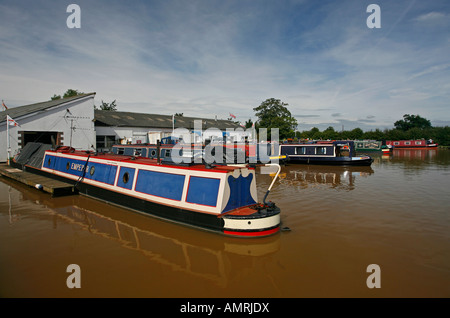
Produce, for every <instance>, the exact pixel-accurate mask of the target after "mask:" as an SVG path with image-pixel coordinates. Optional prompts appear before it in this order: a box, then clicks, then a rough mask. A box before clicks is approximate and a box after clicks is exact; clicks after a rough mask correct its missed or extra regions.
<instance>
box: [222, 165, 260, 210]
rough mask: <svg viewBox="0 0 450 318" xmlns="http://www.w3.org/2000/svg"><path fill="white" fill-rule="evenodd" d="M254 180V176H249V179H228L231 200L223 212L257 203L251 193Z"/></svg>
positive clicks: (231, 177) (230, 177)
mask: <svg viewBox="0 0 450 318" xmlns="http://www.w3.org/2000/svg"><path fill="white" fill-rule="evenodd" d="M252 180H253V174H249V175H248V176H247V177H243V176H242V175H240V176H239V177H238V178H237V179H236V178H234V177H233V176H229V177H228V184H229V186H230V199H229V200H228V203H227V206H226V207H225V209H224V210H223V212H226V211H230V210H233V209H236V208H239V207H241V206H247V205H251V204H255V203H256V201H255V200H253V197H252V195H251V193H250V185H251V183H252Z"/></svg>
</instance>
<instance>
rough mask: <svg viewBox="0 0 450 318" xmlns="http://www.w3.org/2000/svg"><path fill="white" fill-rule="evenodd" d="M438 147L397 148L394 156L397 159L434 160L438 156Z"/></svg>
mask: <svg viewBox="0 0 450 318" xmlns="http://www.w3.org/2000/svg"><path fill="white" fill-rule="evenodd" d="M437 152H438V150H437V149H395V148H394V152H393V156H394V158H396V159H417V160H432V159H433V158H434V157H436V154H437Z"/></svg>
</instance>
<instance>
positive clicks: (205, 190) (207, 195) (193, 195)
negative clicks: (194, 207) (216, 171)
mask: <svg viewBox="0 0 450 318" xmlns="http://www.w3.org/2000/svg"><path fill="white" fill-rule="evenodd" d="M219 186H220V179H212V178H201V177H191V178H190V179H189V190H188V194H187V198H186V202H189V203H197V204H203V205H209V206H217V195H218V194H219Z"/></svg>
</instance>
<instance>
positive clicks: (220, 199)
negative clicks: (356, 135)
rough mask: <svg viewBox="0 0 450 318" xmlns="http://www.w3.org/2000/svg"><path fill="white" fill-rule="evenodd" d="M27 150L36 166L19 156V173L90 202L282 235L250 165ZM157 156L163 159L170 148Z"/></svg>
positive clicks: (233, 232)
mask: <svg viewBox="0 0 450 318" xmlns="http://www.w3.org/2000/svg"><path fill="white" fill-rule="evenodd" d="M27 145H28V144H27ZM26 147H27V146H25V148H24V150H23V151H22V154H23V156H25V155H27V156H28V155H30V156H31V155H32V156H33V157H34V158H33V162H35V163H36V164H34V165H29V164H28V162H31V161H30V160H29V158H22V157H21V154H19V156H18V157H17V158H16V160H17V162H22V163H24V164H23V166H22V168H26V170H27V171H31V172H35V173H39V174H44V175H47V176H51V177H54V178H56V179H60V180H64V181H66V182H70V183H73V184H75V186H76V188H77V189H78V191H79V193H80V194H83V195H86V196H89V197H93V198H97V199H101V200H104V201H107V202H109V203H113V204H116V205H119V206H122V207H125V208H128V209H132V210H135V211H138V212H142V213H145V214H148V215H152V216H156V217H159V218H162V219H166V220H169V221H173V222H177V223H183V224H186V225H189V226H193V227H197V228H201V229H204V230H210V231H215V232H219V233H222V234H225V235H229V236H237V237H261V236H267V235H271V234H274V233H277V232H278V231H279V230H280V222H281V221H280V209H279V208H278V207H277V206H276V205H275V204H274V203H273V202H271V201H269V202H267V203H266V197H264V200H263V202H262V203H259V202H258V198H257V188H256V176H255V168H254V167H250V166H248V165H205V164H196V163H192V164H188V165H183V164H174V163H173V162H167V163H165V162H164V161H162V160H161V158H160V157H158V156H157V158H151V157H145V156H136V153H134V154H125V153H123V154H104V153H95V152H90V151H77V150H75V149H73V148H70V147H60V148H57V149H56V150H52V149H48V148H45V149H44V148H43V149H42V151H40V150H39V149H38V150H34V149H33V150H34V151H33V152H30V151H27V150H26ZM160 150H161V151H162V152H161V154H160V156H161V155H162V156H165V154H166V153H165V152H164V151H168V150H171V148H165V147H161V149H160ZM142 151H144V150H143V149H142ZM145 151H147V149H146V150H145ZM39 152H40V153H41V155H40V156H41V160H40V161H39V160H36V156H37V155H36V154H37V153H39ZM150 153H151V150H150ZM142 154H143V153H142ZM155 155H157V154H155ZM279 171H280V167H279V165H278V173H279ZM277 175H278V174H277ZM275 179H276V178H275ZM275 179H274V181H275ZM272 185H273V183H272V184H271V187H272ZM269 191H270V188H269V190H268V191H267V193H266V196H267V194H268V193H269Z"/></svg>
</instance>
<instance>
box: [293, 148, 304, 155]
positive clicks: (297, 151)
mask: <svg viewBox="0 0 450 318" xmlns="http://www.w3.org/2000/svg"><path fill="white" fill-rule="evenodd" d="M295 154H296V155H304V154H306V147H296V148H295Z"/></svg>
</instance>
